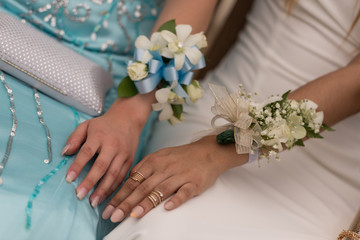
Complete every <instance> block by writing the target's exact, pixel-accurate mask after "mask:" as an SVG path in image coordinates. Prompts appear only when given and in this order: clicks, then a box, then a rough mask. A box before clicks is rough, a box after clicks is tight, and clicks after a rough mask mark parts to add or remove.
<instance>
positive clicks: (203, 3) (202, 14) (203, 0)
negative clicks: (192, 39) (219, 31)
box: [154, 0, 217, 33]
mask: <svg viewBox="0 0 360 240" xmlns="http://www.w3.org/2000/svg"><path fill="white" fill-rule="evenodd" d="M216 3H217V0H196V1H194V0H181V1H178V0H167V1H166V2H165V5H164V8H163V10H162V12H161V14H160V16H159V18H158V21H157V22H156V24H155V27H154V29H158V28H159V27H160V26H161V24H163V23H165V22H167V21H169V20H171V19H175V20H176V24H189V25H191V26H192V28H193V33H198V32H202V31H203V32H205V31H206V29H207V27H208V26H209V23H210V20H211V17H212V14H213V11H214V9H215V6H216Z"/></svg>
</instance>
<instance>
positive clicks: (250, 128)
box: [209, 84, 261, 154]
mask: <svg viewBox="0 0 360 240" xmlns="http://www.w3.org/2000/svg"><path fill="white" fill-rule="evenodd" d="M209 87H210V90H211V91H212V92H213V94H214V96H215V105H214V106H213V107H212V108H211V111H212V112H213V113H214V114H215V116H214V117H213V119H212V121H211V126H212V127H213V128H214V131H213V133H214V132H216V133H221V132H223V131H225V130H229V129H233V130H234V138H235V146H236V152H237V153H238V154H242V153H253V152H254V150H256V149H258V148H259V147H261V143H260V140H261V136H260V132H261V128H260V126H259V124H258V123H257V121H256V120H255V119H254V118H253V117H251V116H250V115H249V111H250V107H251V104H250V103H251V102H250V101H249V100H248V99H246V98H245V97H244V94H245V96H246V92H245V91H244V90H242V89H240V90H239V91H238V92H236V93H232V94H230V93H229V92H228V90H227V89H226V88H225V87H222V86H218V85H214V84H209ZM220 118H222V119H225V120H226V121H227V122H229V123H226V124H224V125H220V126H217V125H216V124H215V122H216V120H218V119H220Z"/></svg>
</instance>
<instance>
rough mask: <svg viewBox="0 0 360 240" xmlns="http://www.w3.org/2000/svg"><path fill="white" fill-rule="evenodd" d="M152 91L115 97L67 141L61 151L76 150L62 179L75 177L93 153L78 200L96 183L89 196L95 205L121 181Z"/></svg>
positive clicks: (142, 123)
mask: <svg viewBox="0 0 360 240" xmlns="http://www.w3.org/2000/svg"><path fill="white" fill-rule="evenodd" d="M153 98H154V96H153V94H147V95H137V96H134V97H132V98H127V99H117V100H116V101H115V103H114V104H113V105H112V106H111V108H110V109H109V110H108V111H107V112H106V113H105V114H104V115H103V116H100V117H97V118H93V119H90V120H88V121H85V122H83V123H82V124H80V125H79V126H78V127H77V128H76V129H75V131H74V132H73V133H72V134H71V135H70V137H69V138H68V140H67V143H66V146H65V148H64V150H63V154H66V155H72V154H75V153H76V152H78V154H77V157H76V158H75V160H74V162H73V163H72V165H71V166H70V168H69V170H68V172H67V175H66V181H67V182H72V181H73V180H74V179H76V178H77V177H78V176H79V174H80V172H81V171H82V169H83V168H84V166H85V165H86V164H87V163H88V162H89V161H90V160H91V159H92V158H93V157H94V156H95V157H96V159H95V162H94V164H93V166H92V167H91V169H90V171H89V173H88V174H87V176H86V177H85V179H84V180H83V181H82V182H81V183H80V184H79V186H78V187H77V189H76V194H77V197H78V198H79V199H83V198H84V197H85V196H86V195H87V194H88V192H89V191H90V190H91V189H92V188H93V187H94V186H95V184H97V183H99V184H98V186H97V187H96V189H95V191H94V192H93V193H92V195H91V196H90V203H91V205H92V206H93V207H96V206H97V205H98V204H99V203H101V202H102V201H103V200H104V199H106V197H108V196H109V195H110V194H111V193H113V192H114V191H115V189H116V188H117V187H118V186H119V185H120V184H121V182H122V181H123V179H124V177H125V176H126V173H127V172H128V171H129V168H130V166H131V164H132V162H133V159H134V156H135V153H136V149H137V146H138V139H139V135H140V133H141V131H142V128H143V126H144V125H145V122H146V120H147V118H148V116H149V115H150V112H151V105H150V103H151V102H152V101H153Z"/></svg>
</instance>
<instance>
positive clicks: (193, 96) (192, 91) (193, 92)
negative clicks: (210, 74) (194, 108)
mask: <svg viewBox="0 0 360 240" xmlns="http://www.w3.org/2000/svg"><path fill="white" fill-rule="evenodd" d="M186 91H187V94H188V95H189V97H190V100H191V101H192V102H193V103H196V102H197V100H198V99H199V98H201V97H202V95H203V92H204V89H203V88H202V87H201V86H200V84H199V81H197V80H193V81H192V83H191V84H190V85H188V86H186Z"/></svg>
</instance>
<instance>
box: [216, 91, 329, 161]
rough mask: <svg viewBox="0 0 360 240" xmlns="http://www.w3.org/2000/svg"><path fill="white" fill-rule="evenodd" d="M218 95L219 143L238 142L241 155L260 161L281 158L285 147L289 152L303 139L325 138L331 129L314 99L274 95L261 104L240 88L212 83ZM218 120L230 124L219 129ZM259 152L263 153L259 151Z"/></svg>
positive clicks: (299, 144)
mask: <svg viewBox="0 0 360 240" xmlns="http://www.w3.org/2000/svg"><path fill="white" fill-rule="evenodd" d="M210 89H211V91H212V92H213V94H214V96H215V105H214V106H213V107H212V112H213V113H214V114H215V117H214V118H213V119H212V122H211V124H212V126H213V128H215V132H216V133H219V134H218V136H217V141H218V143H219V144H228V143H235V145H236V152H237V153H238V154H242V153H249V154H250V158H249V159H253V157H251V156H252V155H257V154H258V152H261V155H260V159H261V158H266V159H268V160H270V159H279V157H278V155H277V154H278V152H280V151H282V150H283V144H284V145H285V146H286V148H288V149H290V148H292V147H293V146H295V145H298V146H304V143H303V138H305V137H307V138H322V136H321V135H320V134H319V132H320V129H321V128H323V129H325V130H332V129H331V128H330V127H328V126H327V125H326V124H324V123H322V122H323V118H324V114H323V112H317V111H316V109H317V107H318V106H317V104H316V103H314V102H312V101H311V100H300V101H299V102H298V101H295V100H289V99H287V96H288V94H289V93H290V91H288V92H286V93H285V94H283V95H282V96H271V97H269V98H268V99H266V100H265V101H264V102H262V103H257V102H255V101H254V100H252V96H251V94H248V93H247V92H246V91H245V89H243V88H242V86H241V85H240V87H239V90H238V91H237V92H235V93H231V94H230V93H229V92H228V91H227V89H226V88H225V87H222V86H217V85H213V84H210ZM219 118H221V119H225V120H226V121H227V122H228V123H227V124H225V125H221V126H216V124H215V122H216V120H218V119H219ZM259 150H260V151H259Z"/></svg>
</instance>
